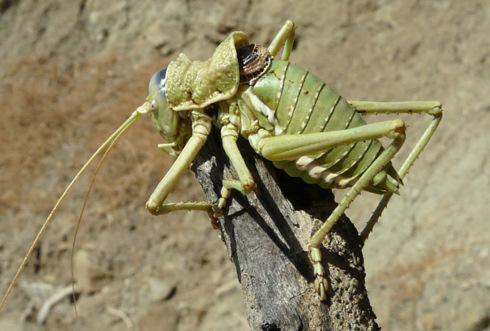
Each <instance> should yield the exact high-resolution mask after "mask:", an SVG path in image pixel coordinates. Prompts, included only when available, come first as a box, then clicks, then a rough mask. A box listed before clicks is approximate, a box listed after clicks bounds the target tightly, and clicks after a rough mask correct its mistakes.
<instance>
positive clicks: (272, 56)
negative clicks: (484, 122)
mask: <svg viewBox="0 0 490 331" xmlns="http://www.w3.org/2000/svg"><path fill="white" fill-rule="evenodd" d="M295 29H296V26H295V25H294V23H293V22H291V21H287V22H286V23H285V24H284V25H283V26H282V28H281V29H280V31H279V32H278V34H277V35H276V36H275V38H274V39H273V40H272V42H271V44H270V45H269V47H268V48H265V47H262V46H260V45H255V44H251V43H249V40H248V37H247V35H246V34H245V33H243V32H239V31H236V32H233V33H231V34H230V35H229V36H228V38H226V39H225V40H224V41H223V42H222V43H221V44H220V45H219V46H218V47H217V48H216V50H215V52H214V54H213V56H212V57H211V58H210V59H208V60H207V61H191V60H190V59H189V58H188V57H187V56H186V55H185V54H180V55H179V57H178V58H177V59H176V60H175V61H173V62H171V63H170V64H169V66H168V68H166V69H163V70H161V71H159V72H157V73H156V74H155V75H154V76H153V77H152V78H151V80H150V84H149V95H148V97H147V99H146V102H145V103H144V104H143V105H142V106H140V107H138V108H137V109H136V110H135V111H134V112H133V113H132V115H131V116H130V117H129V118H128V119H127V120H126V122H124V123H123V124H122V125H121V126H120V127H119V128H118V129H117V130H116V131H115V132H114V133H113V134H112V135H111V136H110V137H109V138H108V139H107V140H106V141H105V142H104V143H103V144H102V145H101V147H100V148H99V149H98V150H97V151H96V152H95V153H94V155H93V156H92V157H91V158H90V159H89V160H88V161H87V163H86V164H85V165H84V166H83V167H82V169H81V170H80V172H79V173H78V174H77V175H76V176H75V178H74V179H73V181H72V183H70V185H69V186H68V187H67V189H66V190H65V192H64V193H63V195H62V196H61V197H60V199H59V200H58V203H57V204H56V205H55V207H54V208H53V210H52V212H51V213H50V215H49V216H48V218H47V219H46V221H45V223H44V225H43V227H42V228H41V230H40V231H39V234H38V236H37V237H36V239H35V240H34V243H33V245H32V246H31V248H30V250H29V251H28V253H27V255H26V257H25V258H24V261H23V262H22V264H21V266H20V267H19V270H18V272H17V274H16V276H15V277H14V280H13V281H12V283H11V284H10V286H9V288H8V290H7V292H6V294H5V296H4V298H3V300H2V302H1V304H0V309H1V308H2V307H3V305H4V303H5V300H6V298H7V296H8V294H9V293H10V291H11V289H12V287H13V285H14V283H15V281H16V279H17V278H18V276H19V274H20V272H21V270H22V268H23V267H24V265H25V263H26V260H27V258H28V257H29V256H30V254H31V253H32V251H33V249H34V247H35V245H36V243H37V242H38V240H39V238H40V236H41V235H42V234H43V232H44V230H45V228H46V226H47V224H48V223H49V221H50V220H51V218H52V215H53V213H54V211H55V210H56V209H57V207H58V205H59V203H60V202H61V201H62V200H63V198H64V197H65V195H66V193H67V192H68V191H69V190H70V189H71V187H72V185H73V183H74V182H75V181H76V180H77V179H78V177H79V176H80V174H81V173H83V171H84V170H85V169H86V167H87V166H88V165H89V164H90V163H91V162H92V161H93V160H94V158H95V157H96V156H97V155H99V154H101V153H102V151H103V150H104V149H106V148H107V147H108V146H109V149H110V147H111V146H112V144H113V143H114V142H115V141H116V140H117V139H118V138H119V137H120V135H121V134H122V133H123V132H124V131H125V130H126V129H127V128H128V127H129V126H130V125H131V124H132V123H133V122H134V121H135V120H136V119H137V118H139V117H140V116H141V115H143V114H149V115H150V116H151V119H152V121H153V123H154V125H155V127H156V128H157V130H158V132H159V133H160V135H161V136H162V137H163V138H164V140H165V141H166V142H167V143H165V144H160V145H159V148H161V149H162V150H164V151H165V152H167V153H169V154H170V155H173V156H175V157H176V160H175V162H174V163H173V165H172V166H171V168H170V169H169V170H168V172H167V173H166V175H165V176H164V178H163V179H162V180H161V182H160V183H159V184H158V186H157V187H156V189H155V190H154V192H153V193H152V194H151V196H150V198H149V200H148V202H147V203H146V207H147V209H148V210H149V211H150V212H151V213H152V214H154V215H160V214H164V213H168V212H171V211H176V210H201V211H206V212H207V213H208V214H209V215H210V217H211V219H212V220H213V221H214V222H216V217H218V216H219V215H221V214H222V213H223V209H224V208H225V207H226V201H227V199H228V198H229V197H230V192H231V190H233V189H235V190H238V191H240V192H242V193H243V194H248V193H250V192H251V191H253V190H254V187H255V183H254V180H253V178H252V176H251V174H250V171H249V170H248V168H247V166H246V164H245V162H244V160H243V158H242V155H241V153H240V150H239V149H238V147H237V144H236V142H237V139H238V137H239V136H240V135H241V136H242V137H243V138H245V139H247V140H248V141H249V143H250V145H251V146H252V148H253V149H254V150H255V151H256V152H257V153H258V154H259V155H261V156H262V157H264V158H265V159H267V160H270V161H272V162H273V163H274V165H275V166H276V167H278V168H280V169H284V170H285V171H286V172H287V173H288V174H289V175H290V176H294V177H301V178H302V179H303V180H304V181H305V182H307V183H312V184H318V185H320V186H321V187H324V188H348V189H349V190H348V191H347V193H346V194H345V196H344V197H343V198H342V200H341V201H340V203H339V204H338V206H337V207H336V208H335V210H334V211H333V212H332V214H331V215H330V216H329V217H328V218H327V220H326V221H325V222H324V223H323V225H322V226H321V228H320V229H319V230H318V231H317V232H316V233H314V235H313V236H312V237H311V239H310V257H311V260H312V263H313V267H314V276H315V281H314V283H315V288H316V290H317V291H318V293H319V296H320V299H321V300H325V299H326V290H327V289H328V281H327V279H326V277H325V270H324V267H323V265H322V254H321V251H320V246H321V243H322V241H323V239H324V237H325V236H326V235H327V233H328V232H329V230H330V229H331V228H332V226H333V225H334V224H335V222H336V221H337V220H338V219H339V218H340V217H341V215H342V214H343V213H344V211H345V210H346V209H347V208H348V206H349V205H350V204H351V202H352V201H353V200H354V199H355V198H356V197H357V196H358V195H359V193H360V192H361V191H363V190H364V191H369V192H372V193H376V194H380V195H383V197H382V199H381V201H380V203H379V204H378V206H377V208H376V209H375V211H374V213H373V215H372V216H371V218H370V220H369V221H368V222H367V225H366V226H365V228H364V229H363V230H362V231H361V233H360V236H361V240H362V241H363V242H364V241H365V240H366V238H367V237H368V236H369V233H370V232H371V231H372V229H373V227H374V225H375V224H376V222H377V220H378V219H379V217H380V215H381V212H382V211H383V209H384V208H385V207H386V205H387V204H388V202H389V200H390V198H391V196H392V195H393V194H394V193H395V194H398V188H399V186H400V185H401V184H402V179H403V178H404V176H405V175H406V174H407V172H408V170H409V168H410V167H411V166H412V164H413V163H414V162H415V160H416V158H417V157H418V156H419V154H420V153H421V152H422V150H423V148H424V147H425V146H426V145H427V143H428V141H429V140H430V138H431V137H432V135H433V133H434V132H435V130H436V129H437V126H438V125H439V123H440V121H441V118H442V107H441V103H440V102H438V101H407V102H372V101H351V100H346V99H345V98H343V97H342V96H340V95H339V94H338V93H337V92H336V91H334V90H333V89H332V88H330V87H329V86H327V85H326V84H325V83H324V82H323V81H321V80H320V79H319V78H318V77H316V76H315V75H313V74H311V73H310V72H308V71H307V70H305V69H303V68H301V67H298V66H296V65H293V64H291V63H290V62H289V56H290V54H291V51H292V48H293V41H294V33H295ZM281 48H282V49H283V52H282V55H281V56H278V53H279V50H280V49H281ZM369 113H371V114H377V113H384V114H400V113H424V114H428V115H431V116H432V117H433V118H432V120H431V122H430V124H429V125H428V127H427V129H426V130H425V131H424V133H423V134H422V136H421V137H420V138H419V140H418V141H417V143H416V145H415V147H414V148H413V150H412V151H411V152H410V154H409V156H408V157H407V158H406V160H405V161H404V162H403V164H402V166H401V167H400V169H398V170H396V169H395V168H394V167H393V165H392V164H391V160H392V159H393V157H394V156H395V154H396V153H397V152H398V151H399V150H400V148H401V146H402V144H403V142H404V140H405V124H404V123H403V121H402V120H400V119H394V120H387V121H382V122H379V123H373V124H367V123H366V121H365V120H364V119H363V118H362V116H361V114H369ZM213 124H214V125H215V126H217V127H218V128H220V129H221V137H222V141H223V147H224V150H225V152H226V155H227V156H228V158H229V160H230V162H231V164H232V166H233V167H234V169H235V171H236V173H237V175H238V179H233V180H223V186H222V189H221V198H220V199H219V200H218V202H217V204H216V205H214V204H212V203H209V202H205V201H202V202H179V203H165V199H166V197H167V196H168V194H169V193H170V191H171V190H172V188H173V187H174V186H175V184H176V183H177V182H178V180H179V178H180V177H181V176H182V174H183V173H184V172H185V171H186V170H187V169H188V168H189V166H190V164H191V163H192V161H193V160H194V158H195V157H196V155H197V153H198V152H199V151H200V149H201V147H202V146H203V145H204V143H205V142H206V139H207V137H208V135H209V134H210V132H211V128H212V125H213ZM380 138H388V139H389V140H390V143H389V144H388V146H386V147H384V146H383V145H382V144H381V142H380V141H379V139H380Z"/></svg>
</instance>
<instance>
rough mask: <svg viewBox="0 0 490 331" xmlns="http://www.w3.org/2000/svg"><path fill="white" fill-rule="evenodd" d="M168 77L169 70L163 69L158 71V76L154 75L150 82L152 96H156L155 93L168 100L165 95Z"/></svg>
mask: <svg viewBox="0 0 490 331" xmlns="http://www.w3.org/2000/svg"><path fill="white" fill-rule="evenodd" d="M166 76H167V69H166V68H165V69H162V70H160V71H158V72H157V73H156V74H154V75H153V77H152V78H151V80H150V86H149V88H148V89H149V90H150V95H154V94H155V93H158V95H159V96H160V97H163V98H165V99H166V95H165V83H166Z"/></svg>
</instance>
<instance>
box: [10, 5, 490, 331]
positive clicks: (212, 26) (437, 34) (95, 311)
mask: <svg viewBox="0 0 490 331" xmlns="http://www.w3.org/2000/svg"><path fill="white" fill-rule="evenodd" d="M489 13H490V6H489V5H488V3H487V2H486V1H483V0H474V1H466V2H463V1H456V0H453V1H450V0H437V1H416V0H408V1H403V0H392V1H388V0H384V1H383V0H378V1H374V0H373V1H370V0H359V1H345V2H340V1H335V2H334V1H332V2H329V3H328V4H325V3H324V1H302V2H299V1H298V2H293V1H284V2H280V1H255V0H251V1H186V2H181V1H173V0H171V1H166V2H155V1H104V2H102V1H86V0H85V1H78V2H74V1H69V2H68V1H59V0H54V1H49V2H45V1H39V2H38V1H22V0H18V1H0V43H1V47H0V58H1V59H2V61H1V63H0V77H1V79H0V109H1V112H2V114H3V120H2V121H0V134H1V141H2V144H0V154H1V158H0V187H1V190H0V209H1V213H0V255H1V260H0V288H1V290H2V293H3V291H4V290H5V289H6V288H7V286H8V283H9V282H10V280H11V279H12V277H13V275H14V274H15V271H16V269H17V267H18V265H19V263H20V261H21V259H22V257H23V256H24V255H25V253H26V252H27V249H28V247H29V245H30V243H31V242H32V240H33V238H34V236H35V234H36V232H37V231H38V230H39V228H40V226H41V224H42V222H43V221H44V219H45V217H46V216H47V215H48V213H49V211H50V209H51V208H52V206H53V205H54V204H55V202H56V199H57V198H58V196H59V195H60V194H61V192H62V190H63V189H64V187H65V186H66V185H67V184H68V183H69V181H70V180H71V178H72V177H73V176H74V175H75V174H76V171H77V170H78V169H79V168H80V167H81V166H82V165H83V163H84V161H85V160H86V159H88V157H89V156H90V154H91V153H92V152H93V151H95V150H96V148H97V147H98V146H99V145H100V144H101V142H102V141H103V140H104V139H105V137H107V136H109V134H110V133H111V132H112V131H113V130H114V129H115V128H116V127H117V126H118V125H119V124H120V123H122V122H123V121H124V119H125V118H126V117H127V116H128V115H129V114H130V113H131V111H132V110H134V109H135V108H136V107H137V106H139V105H140V104H142V103H143V102H144V98H145V97H146V94H147V84H148V81H149V78H150V77H151V75H152V74H153V73H154V72H155V71H157V70H159V69H161V68H163V67H165V66H166V65H167V64H168V62H169V61H171V60H172V59H175V58H176V56H177V55H178V53H179V52H185V53H186V54H188V55H189V56H190V57H191V59H201V60H203V59H206V58H207V57H209V56H210V55H211V54H212V51H213V50H214V48H215V47H216V45H217V44H218V43H219V42H220V41H222V40H223V39H224V38H225V37H226V36H227V35H228V33H229V32H231V31H234V30H243V31H245V32H247V33H248V34H249V36H250V38H251V39H252V40H253V41H255V42H257V43H261V44H267V43H268V42H270V40H271V38H272V37H273V36H274V34H275V33H276V32H277V30H278V29H279V27H280V26H281V25H282V24H283V22H284V21H285V20H286V19H292V20H293V21H295V23H296V24H297V25H298V30H297V38H296V48H295V51H294V52H293V55H292V57H291V61H293V62H294V63H296V64H298V65H301V66H303V67H305V68H307V69H309V70H310V71H312V72H314V73H315V74H316V75H318V76H319V77H321V78H323V79H324V80H325V81H326V82H327V83H328V84H329V85H331V86H332V87H334V88H335V89H337V90H338V91H339V92H340V93H341V94H342V95H344V96H345V97H347V98H348V99H353V100H356V99H357V100H378V101H397V100H439V101H441V102H442V103H443V105H444V118H443V122H442V124H441V126H440V127H439V129H438V131H437V132H436V134H435V136H434V138H433V139H432V141H431V142H430V143H429V145H428V147H427V149H426V150H425V151H424V153H423V154H422V156H421V158H420V159H419V160H418V162H417V163H416V165H415V166H414V167H413V170H411V172H410V174H409V175H408V177H407V179H406V182H405V187H403V189H402V191H401V196H400V197H395V198H394V199H393V201H391V203H390V205H389V207H388V209H387V211H386V212H385V213H384V215H383V220H382V222H381V223H380V224H379V225H378V226H377V227H376V229H375V231H374V233H373V234H372V235H371V237H370V238H369V240H368V242H367V244H366V247H365V249H364V254H365V260H366V272H367V281H368V290H369V293H370V299H371V302H372V304H373V306H374V310H375V312H376V314H377V316H378V322H379V324H380V325H381V326H382V327H383V328H384V329H385V330H485V329H489V323H490V231H489V230H490V226H489V222H488V218H487V217H488V215H489V214H490V207H489V206H490V193H489V187H490V170H489V169H490V167H489V154H490V153H489V151H490V150H489V147H488V143H489V141H490V140H489V139H490V114H489V112H490V98H489V97H488V92H489V86H490V84H489V83H490V79H489V78H490V77H489V76H490V66H489V63H488V62H489V56H490V38H489V37H488V31H490V19H489ZM402 118H403V119H404V120H405V121H406V122H407V123H408V125H409V131H408V132H409V134H408V136H409V138H408V140H407V143H406V146H405V147H404V149H403V151H402V152H401V153H400V158H399V159H398V160H397V161H395V164H396V165H399V164H400V160H401V158H403V156H406V155H408V152H409V150H410V147H411V146H413V144H414V143H415V140H416V139H417V137H418V136H420V134H421V133H422V132H423V130H424V129H425V127H426V126H427V124H428V122H429V117H428V116H418V115H417V116H416V115H413V116H402ZM370 120H379V117H372V118H370ZM161 142H162V141H161V138H160V137H159V136H158V134H156V132H155V131H154V130H153V127H152V125H151V121H149V120H148V119H143V120H140V121H139V122H138V123H136V124H135V125H134V126H133V127H132V128H131V129H130V130H129V132H128V133H127V134H126V135H125V136H124V137H123V138H122V139H121V141H120V142H119V143H118V144H117V145H116V147H115V148H114V150H113V151H112V152H111V154H110V157H109V160H108V161H107V162H106V164H105V166H104V167H103V169H102V170H101V171H100V174H99V177H98V179H97V181H96V184H95V186H94V189H93V192H92V195H91V197H90V199H89V201H88V207H87V209H86V211H85V215H84V222H83V224H82V226H81V229H80V232H79V234H78V240H77V244H76V249H75V261H76V262H77V263H76V265H75V267H76V273H77V279H76V283H77V285H78V286H79V287H80V288H81V290H82V293H81V294H80V296H79V300H78V304H77V308H78V318H77V317H76V315H75V312H74V310H73V304H72V302H71V301H70V299H69V297H67V298H66V299H64V300H62V301H61V302H60V303H59V304H58V305H56V306H55V307H54V308H53V309H52V310H51V311H50V312H49V314H47V315H46V321H45V325H44V326H36V325H35V324H34V323H35V319H36V317H35V316H36V312H37V311H38V309H39V308H40V306H41V303H42V302H43V301H44V300H45V299H46V297H47V296H50V295H52V294H53V293H56V292H57V291H59V290H61V289H64V288H66V287H67V286H70V283H71V278H70V277H71V276H70V274H71V273H70V265H71V262H70V252H71V243H72V239H73V234H74V229H75V225H76V220H77V216H78V213H79V211H80V209H81V207H82V204H83V198H84V196H85V192H86V190H87V187H88V185H89V182H90V175H87V176H84V177H82V179H81V180H80V182H79V184H78V185H77V186H76V188H75V189H74V190H73V192H72V193H71V194H70V195H69V196H68V197H67V200H66V201H65V203H64V204H63V205H62V206H61V208H60V209H59V210H58V213H57V216H56V217H55V218H54V219H53V222H52V224H50V226H49V227H48V229H47V231H46V234H45V235H44V237H43V239H42V241H41V243H40V245H39V246H38V249H36V252H37V254H35V256H33V258H32V259H31V260H30V261H29V262H28V265H27V267H26V269H25V270H24V272H23V274H22V276H21V278H20V279H19V282H18V285H17V286H16V287H15V289H14V291H13V292H12V294H11V296H10V298H9V300H8V301H7V304H6V306H5V307H4V309H3V311H2V312H1V313H0V329H1V330H10V329H11V330H22V329H25V330H42V329H49V330H53V329H64V330H66V329H93V330H121V329H124V328H127V329H135V330H225V329H233V330H246V329H247V328H248V327H247V322H246V316H245V310H244V307H243V301H242V298H241V290H240V286H239V284H238V282H237V281H236V278H235V272H234V269H233V266H232V264H231V262H230V261H229V260H228V258H227V254H226V250H225V247H224V245H223V244H222V242H221V241H220V240H219V237H218V234H217V233H216V232H215V231H214V230H212V229H211V227H210V226H209V222H208V220H207V218H206V216H205V215H201V214H198V213H186V212H182V213H175V214H171V215H167V216H161V217H158V218H155V217H153V216H151V215H150V214H149V213H148V212H147V211H146V210H145V208H144V203H145V201H146V199H147V197H148V196H149V195H150V194H151V192H152V189H153V188H154V187H155V186H156V184H157V182H158V181H159V179H160V178H161V177H162V176H163V175H164V173H165V172H166V170H167V169H168V167H169V166H170V164H171V163H172V161H173V160H172V158H170V157H169V156H167V155H165V154H163V153H161V151H159V150H158V149H157V148H156V144H158V143H161ZM202 198H203V195H202V193H201V189H200V187H199V186H198V185H197V184H196V182H195V180H194V178H193V175H192V174H191V173H188V174H186V175H185V176H184V178H182V180H181V181H180V182H179V185H178V187H177V188H176V189H175V191H174V193H173V194H172V196H171V197H170V198H169V199H170V200H171V201H181V200H197V199H202ZM377 201H378V197H375V196H371V195H370V194H367V193H366V194H363V195H362V196H361V197H360V198H359V199H358V200H357V201H356V203H355V204H354V206H352V207H351V208H350V209H349V211H348V213H347V214H348V216H350V217H351V219H352V220H353V221H354V223H355V224H356V226H358V227H359V228H361V227H362V226H363V224H364V222H365V221H366V220H367V219H368V218H369V215H370V213H371V211H372V210H373V209H374V206H375V204H376V202H377ZM88 279H91V281H90V282H88V281H87V280H88Z"/></svg>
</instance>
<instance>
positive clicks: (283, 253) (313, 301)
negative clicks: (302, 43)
mask: <svg viewBox="0 0 490 331" xmlns="http://www.w3.org/2000/svg"><path fill="white" fill-rule="evenodd" d="M239 147H240V150H241V152H242V155H243V156H244V158H245V161H246V163H247V165H248V167H249V169H250V171H251V172H252V175H253V177H254V180H255V183H256V184H257V188H256V190H255V191H254V192H252V193H251V194H249V195H248V196H244V195H243V194H241V193H240V192H236V191H234V192H233V193H232V196H231V198H230V199H229V201H228V206H227V208H226V209H225V216H224V217H221V218H220V219H219V223H220V225H221V235H222V239H223V241H224V242H225V244H226V247H227V249H228V253H229V256H230V258H231V260H232V262H233V263H234V264H235V267H236V272H237V276H238V280H239V282H240V283H241V285H242V288H243V294H244V298H245V304H246V306H247V315H248V321H249V326H250V328H251V329H252V330H379V326H378V325H377V324H376V321H375V319H376V315H375V314H374V312H373V310H372V308H371V305H370V303H369V299H368V296H367V292H366V289H365V273H364V266H363V257H362V252H361V245H360V239H359V236H358V232H357V230H356V228H355V227H354V225H353V224H352V223H351V222H350V221H349V220H348V219H347V218H346V217H343V218H342V219H340V220H339V221H338V222H337V224H336V225H335V226H334V227H333V229H332V231H331V233H330V234H329V236H327V238H326V240H325V241H324V248H323V249H322V254H323V260H324V262H325V264H326V265H325V269H326V272H327V278H328V280H329V282H330V284H331V286H330V288H329V290H328V299H327V301H326V302H320V300H319V296H318V294H317V293H316V291H315V289H314V286H313V280H314V278H313V267H312V264H311V262H310V259H309V253H308V243H309V239H310V237H311V235H312V234H313V233H314V231H315V230H316V229H318V228H319V227H320V226H321V224H322V223H321V222H322V220H325V219H326V218H327V217H328V215H329V214H330V212H331V211H332V210H333V209H334V208H335V206H336V203H335V201H334V197H333V194H332V192H331V191H330V190H324V189H321V188H319V187H318V186H316V185H308V184H306V183H304V182H303V181H302V180H300V179H298V178H292V177H289V176H287V174H285V173H284V172H283V171H281V170H278V169H276V168H275V167H274V166H273V165H272V164H271V163H270V162H268V161H266V160H264V159H263V158H261V157H260V156H258V155H257V154H256V153H255V152H254V151H253V150H252V149H251V148H250V146H249V145H248V143H247V142H246V141H239ZM192 170H193V171H194V172H195V173H196V176H197V178H198V180H199V182H200V183H201V185H202V186H203V188H204V190H205V193H206V195H207V197H208V199H209V200H210V201H212V202H216V201H217V199H218V198H219V192H220V189H221V186H222V185H221V182H222V180H223V178H225V179H231V178H237V177H236V174H235V172H234V170H233V169H232V167H231V166H230V163H229V161H228V158H227V156H226V154H225V153H224V151H223V149H222V147H221V139H220V137H219V130H214V131H213V133H212V134H211V135H210V137H209V139H208V141H207V143H206V145H205V146H204V148H203V149H202V151H201V152H200V154H199V155H198V157H197V158H196V160H195V162H194V164H193V166H192Z"/></svg>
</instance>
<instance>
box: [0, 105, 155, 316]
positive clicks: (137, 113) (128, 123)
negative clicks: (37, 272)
mask: <svg viewBox="0 0 490 331" xmlns="http://www.w3.org/2000/svg"><path fill="white" fill-rule="evenodd" d="M150 109H151V107H150V103H149V102H145V103H144V104H143V105H142V106H140V107H139V108H138V109H136V110H135V111H134V112H133V113H132V114H131V116H130V117H129V118H128V119H127V120H126V121H125V122H124V123H123V124H122V125H121V126H120V127H119V128H117V130H116V131H114V132H113V133H112V134H111V136H110V137H109V138H107V140H106V141H104V143H103V144H102V145H101V146H100V147H99V148H98V149H97V151H96V152H95V153H94V154H93V155H92V156H91V157H90V159H88V161H87V162H86V163H85V164H84V165H83V167H82V168H81V169H80V171H79V172H78V173H77V174H76V176H75V177H74V178H73V180H72V181H71V182H70V184H69V185H68V186H67V188H66V189H65V191H64V192H63V194H61V196H60V198H59V199H58V201H57V202H56V204H55V205H54V207H53V209H52V210H51V212H50V213H49V215H48V217H47V218H46V221H44V224H43V226H42V227H41V229H40V230H39V232H38V234H37V236H36V238H35V239H34V241H33V243H32V245H31V247H30V248H29V251H28V252H27V254H26V256H25V257H24V259H23V260H22V263H21V264H20V266H19V269H18V270H17V272H16V274H15V276H14V279H13V280H12V282H11V283H10V285H9V287H8V288H7V291H6V292H5V295H4V296H3V299H2V302H0V311H1V310H2V308H3V306H4V304H5V302H6V301H7V298H8V296H9V294H10V292H11V291H12V288H13V287H14V285H15V282H16V281H17V279H18V278H19V275H20V273H21V272H22V270H23V269H24V267H25V265H26V263H27V260H28V259H29V257H30V256H31V254H32V251H33V250H34V248H35V247H36V245H37V243H38V242H39V240H40V239H41V236H42V235H43V233H44V231H45V230H46V227H47V226H48V224H49V222H50V221H51V219H52V218H53V215H54V213H55V212H56V210H57V209H58V207H59V205H60V203H61V202H62V201H63V200H64V199H65V196H66V195H67V194H68V192H70V190H71V188H72V187H73V185H74V184H75V182H76V181H77V180H78V179H79V178H80V176H81V175H82V174H83V173H84V172H85V170H86V169H87V167H88V166H89V165H90V164H91V163H92V161H93V160H94V159H95V158H96V157H97V156H98V155H100V153H101V152H102V151H103V150H104V149H105V148H106V147H107V146H109V145H111V142H113V140H117V138H118V136H119V135H120V134H122V133H123V132H124V131H126V129H127V128H128V127H129V126H131V124H133V123H134V121H136V119H138V118H139V117H140V116H141V115H142V114H145V113H148V112H149V111H150Z"/></svg>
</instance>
